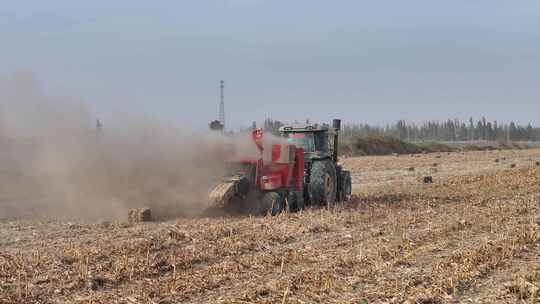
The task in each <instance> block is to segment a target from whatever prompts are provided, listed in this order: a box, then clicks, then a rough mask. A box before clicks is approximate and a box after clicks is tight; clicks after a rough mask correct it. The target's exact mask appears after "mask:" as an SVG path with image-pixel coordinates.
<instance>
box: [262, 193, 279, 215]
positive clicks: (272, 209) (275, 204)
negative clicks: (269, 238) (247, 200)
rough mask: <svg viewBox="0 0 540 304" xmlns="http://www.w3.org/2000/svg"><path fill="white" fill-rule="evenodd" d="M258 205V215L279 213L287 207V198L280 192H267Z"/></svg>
mask: <svg viewBox="0 0 540 304" xmlns="http://www.w3.org/2000/svg"><path fill="white" fill-rule="evenodd" d="M257 205H258V206H257V207H258V208H257V212H256V214H257V215H267V214H270V215H278V214H279V213H281V211H283V208H284V207H285V199H284V198H283V196H282V195H281V194H280V193H278V192H266V193H264V194H263V196H262V198H261V200H260V201H259V203H258V204H257Z"/></svg>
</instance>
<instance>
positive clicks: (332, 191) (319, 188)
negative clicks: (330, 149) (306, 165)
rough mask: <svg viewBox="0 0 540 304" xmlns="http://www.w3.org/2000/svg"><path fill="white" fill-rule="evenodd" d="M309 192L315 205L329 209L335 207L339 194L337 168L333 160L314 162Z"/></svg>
mask: <svg viewBox="0 0 540 304" xmlns="http://www.w3.org/2000/svg"><path fill="white" fill-rule="evenodd" d="M308 192H309V199H310V201H311V203H312V204H313V205H320V206H327V207H331V206H333V205H334V203H335V202H336V193H337V176H336V167H335V166H334V163H333V162H332V161H331V160H329V159H326V160H319V161H314V162H313V164H312V165H311V175H310V181H309V185H308Z"/></svg>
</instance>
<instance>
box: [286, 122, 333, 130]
mask: <svg viewBox="0 0 540 304" xmlns="http://www.w3.org/2000/svg"><path fill="white" fill-rule="evenodd" d="M328 130H330V126H329V125H327V124H322V125H319V124H312V123H303V124H299V123H295V124H291V125H284V126H282V127H280V128H279V131H280V132H325V131H328Z"/></svg>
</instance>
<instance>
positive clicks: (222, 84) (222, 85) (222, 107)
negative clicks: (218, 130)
mask: <svg viewBox="0 0 540 304" xmlns="http://www.w3.org/2000/svg"><path fill="white" fill-rule="evenodd" d="M224 90H225V81H223V80H221V81H220V82H219V92H220V102H219V121H220V122H221V124H222V125H223V128H225V97H224Z"/></svg>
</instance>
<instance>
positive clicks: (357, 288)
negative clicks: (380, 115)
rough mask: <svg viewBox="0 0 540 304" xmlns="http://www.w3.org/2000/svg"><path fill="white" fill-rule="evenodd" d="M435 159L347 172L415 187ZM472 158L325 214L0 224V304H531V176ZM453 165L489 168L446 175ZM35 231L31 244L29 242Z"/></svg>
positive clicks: (537, 206)
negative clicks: (2, 234) (432, 177)
mask: <svg viewBox="0 0 540 304" xmlns="http://www.w3.org/2000/svg"><path fill="white" fill-rule="evenodd" d="M519 153H522V154H523V153H527V154H528V155H527V156H530V155H529V154H535V155H536V156H537V157H540V151H538V150H535V151H527V152H518V154H517V155H516V156H515V157H516V158H520V157H521V158H524V157H525V155H521V154H519ZM502 155H505V156H506V154H501V158H502ZM533 156H534V155H533ZM433 157H434V156H431V155H425V156H422V157H421V158H395V157H394V158H392V161H391V162H392V163H388V161H387V160H386V159H384V158H362V159H348V160H347V163H346V165H349V166H350V167H353V168H355V166H356V168H357V169H355V170H354V171H353V173H354V175H355V177H354V178H355V179H356V183H357V185H359V184H358V183H362V180H361V176H360V175H362V174H369V173H368V172H362V171H361V170H364V169H361V168H368V169H369V170H370V171H371V172H372V174H374V176H376V177H377V176H378V178H381V179H383V180H384V179H385V178H384V177H381V176H383V174H382V173H383V170H393V169H394V168H395V169H396V170H397V171H401V172H403V169H402V168H407V167H408V166H409V167H410V166H413V165H414V166H415V167H416V168H417V170H416V171H418V172H419V173H418V174H422V170H424V169H425V170H428V169H429V167H430V166H431V165H432V163H433V160H432V158H433ZM482 157H483V156H481V155H480V154H475V153H466V154H465V155H461V154H455V155H445V156H442V157H441V158H440V159H438V160H437V161H438V162H440V163H441V164H442V166H440V167H442V168H443V169H441V171H439V172H438V173H437V174H438V175H437V176H436V177H437V182H436V183H433V184H430V185H429V186H427V185H424V184H423V183H422V182H421V181H419V180H418V179H417V178H416V177H414V176H413V177H410V180H405V181H403V180H397V181H396V180H393V179H391V178H388V182H389V183H391V185H394V186H392V187H386V186H384V187H383V186H380V185H379V184H378V183H375V184H374V186H373V187H371V186H370V185H369V184H365V185H364V186H365V187H362V189H361V190H357V191H356V194H355V196H354V197H353V199H352V201H351V202H349V203H348V204H347V205H346V206H343V207H337V208H336V209H333V210H325V209H309V210H306V211H304V212H301V213H297V214H283V215H280V216H278V217H265V218H254V217H234V218H199V219H178V220H176V221H169V222H152V223H140V224H124V223H121V222H111V223H98V224H85V223H80V224H78V223H77V224H70V225H66V224H65V223H61V222H45V223H42V222H40V223H33V222H24V223H23V222H4V223H0V225H1V226H0V231H1V230H7V231H13V233H15V231H17V232H20V233H21V235H22V237H21V239H20V240H11V241H8V242H6V243H2V244H0V245H2V246H1V247H0V303H63V302H65V303H458V302H475V303H476V302H478V303H481V302H483V303H497V302H503V303H508V302H509V303H537V302H539V301H540V292H539V286H540V268H539V267H538V265H539V264H540V226H539V225H540V203H539V199H540V169H538V168H537V167H536V166H535V163H534V162H533V163H529V164H528V165H527V163H526V161H523V160H521V158H520V159H513V161H514V162H516V163H519V164H520V166H519V167H517V168H514V169H510V168H508V166H501V165H498V164H496V163H494V162H493V158H490V159H485V160H483V159H482ZM509 158H510V157H509ZM445 161H446V163H445ZM460 162H461V163H462V164H463V167H467V168H470V167H471V164H477V163H478V162H481V163H482V164H484V165H485V166H486V168H484V169H485V170H484V169H482V170H477V171H475V172H473V173H470V172H467V173H468V174H462V173H460V171H459V170H455V172H450V171H444V170H446V169H445V168H450V169H448V170H452V166H456V164H458V163H460ZM383 166H384V168H383ZM454 169H455V167H454ZM378 170H379V171H378ZM374 172H378V173H377V174H375V173H374ZM391 172H393V171H391ZM409 174H410V173H409ZM404 176H408V175H404ZM393 182H394V183H395V184H392V183H393ZM401 183H405V185H402V184H401ZM407 183H408V184H407ZM32 227H33V228H32ZM32 229H35V230H36V229H39V231H40V236H41V237H36V236H33V237H32V234H25V231H26V230H32ZM0 242H2V241H0Z"/></svg>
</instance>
